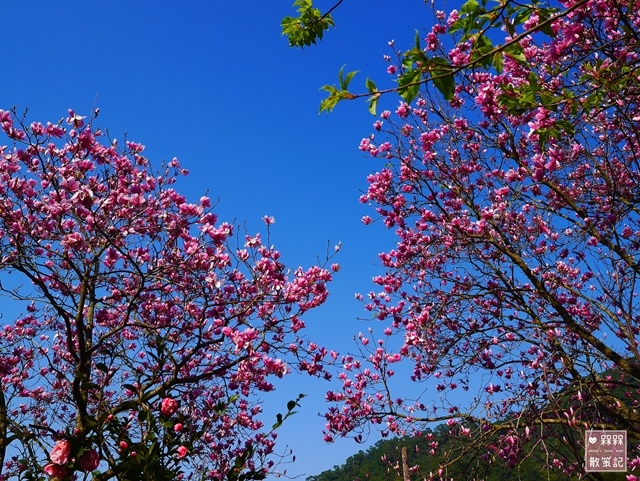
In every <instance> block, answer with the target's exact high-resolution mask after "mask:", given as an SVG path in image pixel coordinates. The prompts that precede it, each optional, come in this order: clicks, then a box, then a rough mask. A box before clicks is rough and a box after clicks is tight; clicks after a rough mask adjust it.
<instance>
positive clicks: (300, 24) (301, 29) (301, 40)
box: [280, 0, 335, 48]
mask: <svg viewBox="0 0 640 481" xmlns="http://www.w3.org/2000/svg"><path fill="white" fill-rule="evenodd" d="M293 6H294V7H298V16H297V17H285V18H283V19H282V22H281V23H280V26H281V27H282V34H283V35H285V36H286V37H287V38H288V40H289V45H290V46H292V47H301V48H304V47H305V46H306V47H309V46H310V45H312V44H315V43H316V42H317V41H318V40H322V37H323V36H324V32H325V31H327V30H329V28H330V27H333V26H335V25H334V23H333V18H332V17H331V15H330V14H324V15H323V14H322V13H321V12H320V10H318V9H317V8H315V7H314V6H313V2H312V0H296V1H295V2H294V4H293Z"/></svg>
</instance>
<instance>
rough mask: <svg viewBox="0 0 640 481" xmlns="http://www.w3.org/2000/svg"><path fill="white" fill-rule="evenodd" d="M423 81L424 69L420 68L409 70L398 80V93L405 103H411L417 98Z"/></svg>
mask: <svg viewBox="0 0 640 481" xmlns="http://www.w3.org/2000/svg"><path fill="white" fill-rule="evenodd" d="M422 80H423V79H422V69H419V68H417V69H413V70H408V71H406V72H405V73H404V74H402V76H400V77H399V78H398V87H399V88H400V90H399V92H398V93H399V94H400V96H401V97H402V98H403V99H404V101H405V102H407V103H410V102H412V101H413V99H415V98H416V95H418V91H419V90H420V84H421V82H422Z"/></svg>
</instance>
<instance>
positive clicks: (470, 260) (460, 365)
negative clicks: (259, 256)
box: [326, 0, 640, 479]
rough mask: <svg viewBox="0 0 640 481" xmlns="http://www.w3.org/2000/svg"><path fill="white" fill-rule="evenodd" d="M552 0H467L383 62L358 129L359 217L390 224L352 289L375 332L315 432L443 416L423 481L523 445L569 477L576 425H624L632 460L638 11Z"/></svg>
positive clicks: (636, 361)
mask: <svg viewBox="0 0 640 481" xmlns="http://www.w3.org/2000/svg"><path fill="white" fill-rule="evenodd" d="M557 6H558V7H559V8H560V9H559V10H555V9H554V8H552V4H545V3H544V2H542V3H534V4H531V5H524V4H521V3H515V2H509V1H506V2H505V1H500V2H497V3H496V4H494V5H493V6H492V5H487V3H486V2H482V3H479V2H477V1H476V0H469V1H467V2H466V3H465V4H464V5H463V6H462V8H461V9H460V11H459V12H458V11H454V12H452V13H451V14H450V15H448V16H447V15H445V14H444V13H442V12H438V13H437V21H436V23H435V25H434V26H433V27H432V28H431V29H429V30H428V31H427V33H426V34H425V35H424V37H425V41H426V44H423V43H422V40H421V39H420V38H418V39H417V45H416V47H415V48H414V49H412V50H410V51H407V52H394V53H395V55H390V56H387V57H386V58H387V60H388V61H389V62H390V65H389V67H388V71H389V73H391V74H392V75H394V76H396V77H397V78H398V79H399V86H398V87H397V88H396V91H397V92H399V93H400V94H401V95H402V96H403V101H401V103H400V105H399V107H398V108H397V109H396V111H395V114H394V113H391V112H389V111H384V112H383V113H382V115H381V118H380V119H379V120H377V121H376V122H375V124H374V127H375V130H376V132H375V134H374V135H371V136H370V137H368V138H365V139H364V140H363V141H362V143H361V144H360V148H361V150H363V151H365V152H368V153H369V154H370V155H371V156H373V157H376V158H380V159H383V162H384V167H381V168H380V170H379V171H378V172H376V173H375V174H372V175H371V176H370V177H369V179H368V182H369V187H368V190H367V192H366V193H365V194H364V195H363V196H362V198H361V200H362V202H364V203H369V204H372V205H374V206H376V212H377V216H376V219H372V218H370V217H365V218H364V219H363V221H364V223H365V224H368V223H371V222H374V221H376V220H377V221H378V222H381V223H383V224H384V225H385V226H386V227H388V228H389V229H394V230H395V233H396V235H397V239H398V240H397V245H396V246H395V247H394V248H393V249H390V250H389V251H388V252H385V253H383V254H380V259H381V262H382V264H383V266H384V268H385V271H384V272H383V273H382V274H381V275H379V276H377V277H375V278H374V282H375V283H376V284H377V285H379V292H371V293H370V294H369V295H368V296H367V298H366V301H365V302H366V308H367V310H369V311H371V312H372V314H373V316H374V318H376V319H377V320H378V321H379V322H380V323H383V324H384V326H385V327H384V334H383V335H382V336H375V335H374V334H373V333H371V334H367V335H363V334H361V335H360V346H361V347H360V351H359V353H358V354H357V355H353V356H346V357H345V358H344V367H345V370H344V372H343V373H342V374H341V375H340V379H342V382H343V384H342V389H338V390H336V391H335V392H330V393H328V395H327V397H328V400H329V401H331V402H335V403H336V405H335V406H334V407H332V408H331V409H330V411H329V413H328V414H327V420H328V424H327V434H326V437H327V439H328V440H331V439H332V438H333V437H334V436H335V435H348V434H354V435H356V436H360V435H362V431H364V430H366V429H368V428H369V427H371V426H379V427H380V429H381V430H382V431H383V434H388V433H391V434H407V433H415V434H416V435H420V434H421V432H422V431H423V430H424V429H425V428H426V427H427V426H429V425H430V424H432V423H445V424H446V425H448V426H449V428H450V434H451V435H452V436H457V437H458V438H459V440H460V443H459V445H458V446H459V447H458V448H456V449H452V450H450V451H448V452H440V451H439V447H438V445H437V443H436V442H434V443H433V445H432V446H431V447H432V450H431V452H432V454H434V455H435V454H437V455H441V456H442V458H441V459H442V461H441V464H440V467H439V470H436V471H434V472H431V473H425V475H426V476H427V477H429V478H430V479H439V478H442V479H444V478H446V477H447V474H449V468H450V467H451V466H452V465H453V464H454V463H460V462H466V463H470V464H472V465H473V466H475V467H474V468H472V471H471V472H472V473H477V472H478V471H477V470H478V469H479V466H480V465H487V464H488V463H494V462H504V463H506V465H507V466H511V467H517V466H518V465H519V463H520V461H522V460H523V459H525V458H527V457H531V456H534V457H538V458H539V460H540V463H543V464H544V465H546V466H548V467H549V468H550V469H558V470H561V471H563V472H564V473H565V474H575V475H580V474H584V471H585V460H584V446H583V443H584V441H583V439H584V431H585V429H626V430H627V431H628V436H629V440H630V446H629V448H630V461H629V463H630V464H629V466H630V468H631V469H635V468H636V467H637V466H638V465H640V458H638V457H637V454H638V453H637V451H636V450H635V447H636V446H637V444H638V441H639V440H640V434H638V433H640V411H639V410H638V409H639V407H640V406H639V405H638V404H639V402H640V401H639V400H640V389H639V387H640V352H639V350H638V339H639V338H638V335H639V334H640V310H639V305H638V282H639V281H640V268H639V267H638V257H639V255H640V187H639V186H640V102H639V100H640V75H639V73H640V57H639V56H640V36H639V35H638V31H639V30H640V13H639V12H640V10H638V8H637V5H636V4H635V3H634V2H632V1H628V0H566V1H562V2H561V5H557ZM498 27H500V28H498ZM499 35H502V37H498V36H499ZM497 39H502V40H501V41H500V42H498V44H497V45H498V47H494V46H493V44H492V41H496V40H497ZM393 59H397V62H395V61H394V60H393ZM349 80H350V77H349V76H347V77H342V75H341V85H340V88H338V87H335V88H334V91H330V92H331V93H330V95H334V94H335V95H337V96H338V97H339V96H340V95H341V92H342V93H344V92H346V87H347V86H348V81H349ZM432 86H435V89H433V88H432ZM423 87H424V88H423ZM369 90H370V92H369V94H366V95H369V96H370V97H371V98H372V99H373V100H375V99H376V98H377V97H379V96H380V95H381V93H382V91H380V90H377V89H376V87H375V85H373V84H372V83H371V84H370V89H369ZM336 92H337V94H336ZM344 98H351V97H348V95H346V94H345V96H344ZM339 99H340V98H337V100H339ZM378 337H381V338H378ZM400 372H403V373H404V372H406V373H407V376H408V377H409V378H410V380H411V381H412V382H413V383H415V389H412V390H411V394H410V395H407V389H408V388H407V386H406V384H404V385H403V384H402V381H400V380H398V377H399V376H400V374H399V373H400ZM477 476H479V475H477ZM447 479H449V478H447ZM628 479H637V478H636V477H635V476H633V475H629V477H628Z"/></svg>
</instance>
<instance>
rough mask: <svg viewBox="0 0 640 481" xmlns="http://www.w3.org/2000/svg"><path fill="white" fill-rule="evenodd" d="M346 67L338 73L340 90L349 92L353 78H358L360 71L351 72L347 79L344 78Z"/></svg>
mask: <svg viewBox="0 0 640 481" xmlns="http://www.w3.org/2000/svg"><path fill="white" fill-rule="evenodd" d="M345 67H346V65H343V66H342V68H341V69H340V71H339V72H338V80H339V81H340V89H341V90H347V89H348V88H349V84H350V83H351V80H352V79H353V77H355V76H356V74H357V73H358V70H354V71H353V72H349V73H348V74H347V76H346V77H344V76H343V71H344V68H345Z"/></svg>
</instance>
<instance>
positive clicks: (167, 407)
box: [160, 397, 178, 416]
mask: <svg viewBox="0 0 640 481" xmlns="http://www.w3.org/2000/svg"><path fill="white" fill-rule="evenodd" d="M177 410H178V401H176V400H175V399H172V398H170V397H166V398H164V399H163V400H162V404H161V405H160V412H161V413H162V414H164V415H165V416H173V415H174V414H175V412H176V411H177Z"/></svg>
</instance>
